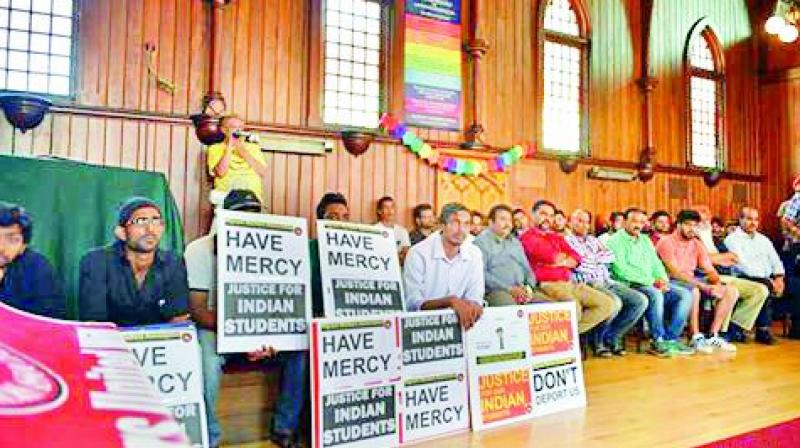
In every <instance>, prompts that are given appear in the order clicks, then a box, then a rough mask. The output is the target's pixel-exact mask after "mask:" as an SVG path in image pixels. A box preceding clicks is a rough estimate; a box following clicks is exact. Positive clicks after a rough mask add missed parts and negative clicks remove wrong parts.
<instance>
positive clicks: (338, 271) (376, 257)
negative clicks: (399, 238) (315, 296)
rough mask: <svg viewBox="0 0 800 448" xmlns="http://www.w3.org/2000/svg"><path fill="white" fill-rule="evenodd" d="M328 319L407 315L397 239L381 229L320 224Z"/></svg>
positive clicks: (319, 239) (321, 260)
mask: <svg viewBox="0 0 800 448" xmlns="http://www.w3.org/2000/svg"><path fill="white" fill-rule="evenodd" d="M317 238H318V241H319V262H320V271H321V274H322V294H323V298H324V302H325V316H326V317H342V316H358V315H374V314H387V313H397V312H402V311H403V310H404V309H405V304H404V301H403V297H404V296H403V282H402V278H401V274H400V262H399V261H398V256H397V243H396V242H395V239H394V234H393V233H392V232H391V231H390V230H388V229H384V228H381V227H378V226H370V225H365V224H353V223H346V222H340V221H325V220H319V221H317Z"/></svg>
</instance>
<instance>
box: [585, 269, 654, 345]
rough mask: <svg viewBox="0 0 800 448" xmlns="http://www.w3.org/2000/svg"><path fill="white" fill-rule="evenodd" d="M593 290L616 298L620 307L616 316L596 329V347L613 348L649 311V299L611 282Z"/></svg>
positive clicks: (631, 289) (597, 286) (594, 286)
mask: <svg viewBox="0 0 800 448" xmlns="http://www.w3.org/2000/svg"><path fill="white" fill-rule="evenodd" d="M591 286H592V288H594V289H596V290H598V291H601V292H604V293H606V294H607V295H609V296H611V297H612V298H614V301H615V302H617V303H618V304H619V305H620V306H618V307H617V309H618V310H619V311H618V312H617V313H616V314H615V315H612V316H611V317H610V318H609V319H608V320H607V321H605V322H603V323H602V324H600V325H598V326H597V328H595V346H596V347H601V346H606V347H609V346H612V345H616V344H617V342H618V341H619V340H620V339H622V338H623V337H624V336H625V334H626V333H627V332H628V331H630V329H631V328H632V327H633V326H634V325H636V322H638V321H639V319H640V318H641V317H642V314H644V311H645V309H647V297H646V296H645V295H644V294H642V293H641V292H639V291H636V290H635V289H633V288H629V287H627V286H625V285H623V284H622V283H619V282H615V281H613V280H611V281H609V282H608V283H606V284H604V285H591Z"/></svg>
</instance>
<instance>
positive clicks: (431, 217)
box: [408, 204, 436, 246]
mask: <svg viewBox="0 0 800 448" xmlns="http://www.w3.org/2000/svg"><path fill="white" fill-rule="evenodd" d="M435 231H436V213H434V211H433V207H432V206H431V204H419V205H418V206H416V207H414V230H412V231H411V233H409V235H408V236H409V239H410V241H411V245H412V246H413V245H415V244H417V243H419V242H420V241H422V240H424V239H425V238H427V237H429V236H430V234H431V233H433V232H435Z"/></svg>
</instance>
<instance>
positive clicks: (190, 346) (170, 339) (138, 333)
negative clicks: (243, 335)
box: [121, 324, 208, 447]
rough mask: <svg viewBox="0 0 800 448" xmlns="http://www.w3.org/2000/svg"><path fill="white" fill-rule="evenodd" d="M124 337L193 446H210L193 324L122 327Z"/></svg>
mask: <svg viewBox="0 0 800 448" xmlns="http://www.w3.org/2000/svg"><path fill="white" fill-rule="evenodd" d="M121 330H122V337H123V339H124V340H125V343H126V344H127V345H128V348H130V350H131V351H132V352H133V357H134V359H135V360H136V362H137V363H138V364H139V365H140V366H141V367H142V369H143V370H144V372H145V374H146V375H147V376H148V377H149V378H150V381H151V382H152V383H153V386H154V387H155V390H156V393H157V394H158V395H159V396H160V397H161V400H162V402H163V403H164V405H165V406H166V407H167V408H168V409H169V410H170V411H171V412H172V415H173V416H174V417H175V419H176V420H177V421H178V423H179V424H180V425H181V427H183V429H184V431H185V432H186V435H187V436H188V437H189V441H190V442H191V444H192V446H193V447H208V429H207V422H206V407H205V401H204V400H203V374H202V365H201V361H200V356H201V355H200V345H199V344H198V341H197V331H196V330H195V327H194V325H192V324H165V325H150V326H143V327H130V328H122V329H121Z"/></svg>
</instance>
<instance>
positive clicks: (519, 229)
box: [513, 208, 531, 238]
mask: <svg viewBox="0 0 800 448" xmlns="http://www.w3.org/2000/svg"><path fill="white" fill-rule="evenodd" d="M513 217H514V235H516V236H517V238H519V237H520V236H521V235H522V234H523V233H525V232H527V231H528V229H530V228H531V219H530V218H529V217H528V213H527V212H526V211H525V210H523V209H521V208H516V209H514V214H513Z"/></svg>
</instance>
